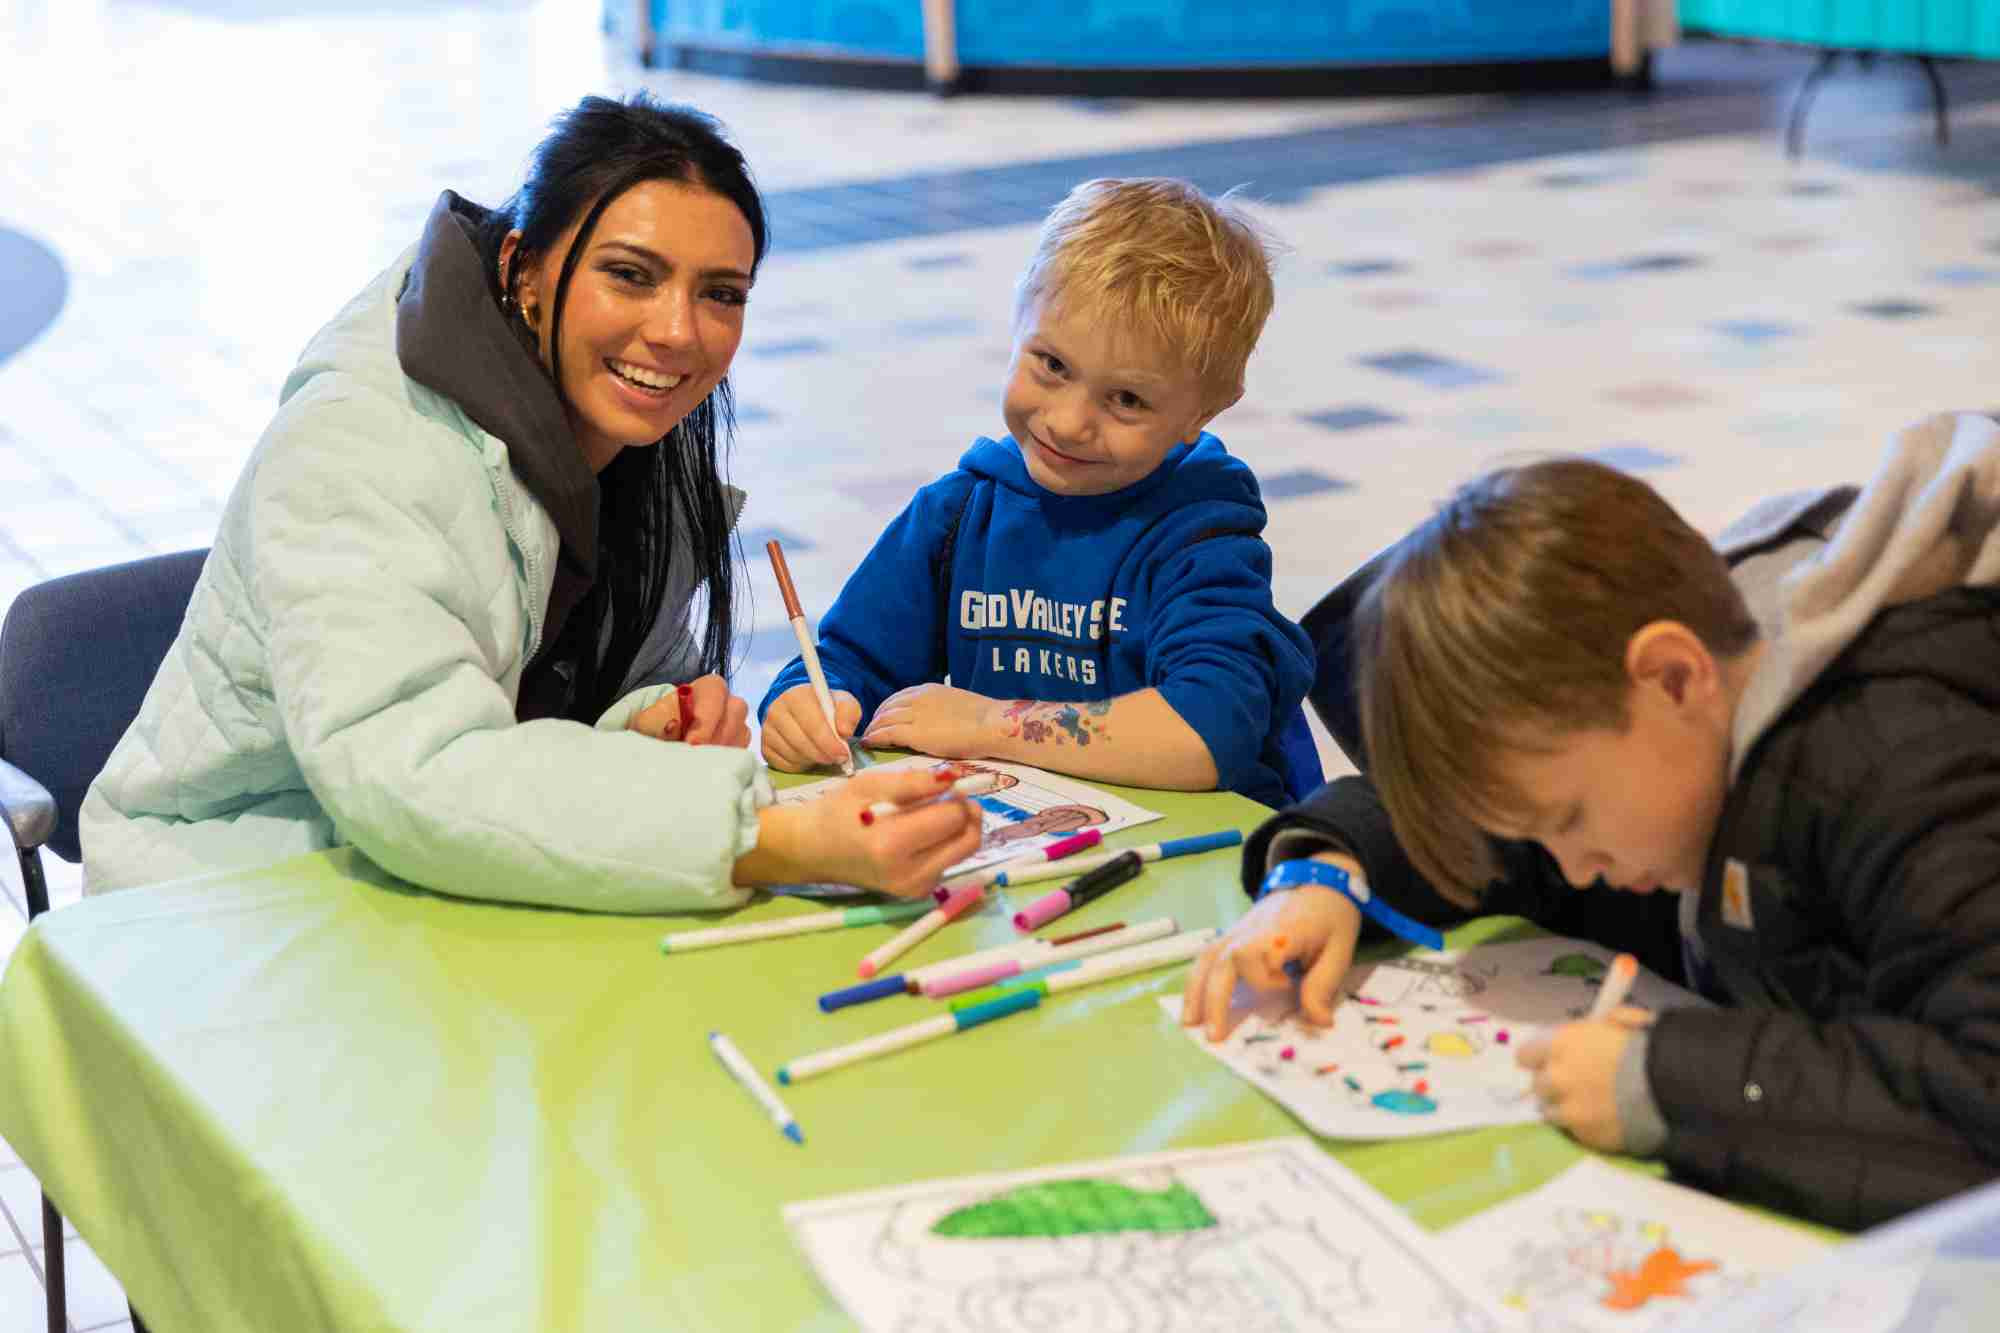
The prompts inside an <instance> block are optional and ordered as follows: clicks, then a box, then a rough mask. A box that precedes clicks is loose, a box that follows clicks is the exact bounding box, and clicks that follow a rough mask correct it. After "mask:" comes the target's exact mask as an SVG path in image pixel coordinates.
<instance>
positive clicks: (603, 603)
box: [479, 92, 766, 722]
mask: <svg viewBox="0 0 2000 1333" xmlns="http://www.w3.org/2000/svg"><path fill="white" fill-rule="evenodd" d="M654 180H668V181H678V182H681V183H683V184H687V185H696V186H700V187H702V188H703V189H707V190H711V191H713V192H714V193H716V194H718V195H721V196H722V197H723V198H724V199H727V200H728V201H729V202H730V203H732V204H734V205H736V208H737V211H738V212H740V213H742V214H743V219H744V221H745V222H747V223H749V224H750V236H751V239H752V241H753V242H754V246H755V249H754V252H753V255H754V257H753V259H752V261H751V271H752V273H753V274H754V273H755V271H756V268H757V265H758V264H760V263H762V262H763V259H764V249H765V243H766V226H765V220H764V201H763V198H762V197H761V196H760V195H759V194H758V193H757V186H756V185H755V184H754V183H753V182H752V181H751V179H750V169H749V167H748V165H747V164H745V162H744V161H743V154H742V153H740V152H738V151H737V150H736V148H735V146H734V145H733V144H731V143H730V142H729V141H728V140H727V139H725V138H723V136H722V128H721V126H720V125H718V124H717V123H716V121H715V120H714V119H713V118H711V117H709V116H706V115H703V114H702V113H701V112H699V111H696V110H693V109H692V108H690V107H681V106H669V105H666V104H664V103H661V102H659V101H656V100H655V99H653V98H652V97H650V96H648V95H647V94H646V93H643V92H641V93H635V94H634V95H633V96H632V97H631V99H630V100H628V101H625V102H617V101H613V100H611V99H610V98H606V97H586V98H584V99H583V100H582V101H581V102H579V103H577V105H576V106H575V108H574V109H572V110H570V111H567V112H564V113H563V114H562V115H561V116H559V117H557V118H556V122H555V128H554V130H553V131H552V132H551V133H550V134H549V136H548V138H546V139H544V140H542V142H541V145H540V146H539V147H537V148H536V149H535V153H534V157H533V160H532V163H531V165H530V167H529V169H528V175H527V178H526V179H525V180H524V181H523V182H522V183H521V188H520V189H518V190H516V191H515V192H514V195H513V197H512V198H511V199H509V200H507V202H506V203H504V204H502V205H501V206H500V207H498V208H496V209H495V210H493V212H492V214H491V215H490V216H489V217H488V219H487V221H486V224H485V226H484V228H483V229H482V230H481V232H480V237H479V245H480V252H481V255H482V257H483V258H484V259H485V261H486V262H485V268H486V273H487V275H488V281H489V282H491V283H492V284H493V296H494V299H495V300H500V299H501V298H502V297H503V296H511V295H512V293H511V292H502V291H501V289H500V285H499V283H500V278H499V257H500V247H501V244H502V242H504V241H505V240H506V238H507V235H508V233H510V232H512V231H515V230H517V229H518V230H519V231H520V233H521V239H520V242H519V244H518V246H517V248H516V251H515V256H514V263H513V265H512V267H511V273H510V279H509V280H510V284H511V283H513V282H518V280H519V275H520V273H521V272H522V269H523V265H524V260H525V257H526V256H529V255H543V254H547V253H548V252H549V249H550V247H552V246H553V245H554V244H555V243H556V241H557V240H558V239H559V238H560V237H561V236H562V234H563V232H564V231H566V230H568V228H569V227H570V225H571V224H572V223H575V222H577V220H578V218H579V217H580V218H581V219H582V222H581V225H579V226H578V227H577V232H576V239H575V240H574V241H573V242H571V244H570V248H569V253H568V255H566V256H565V257H564V259H563V267H562V276H561V277H560V278H559V279H558V280H557V282H556V290H555V300H554V301H553V303H552V304H551V316H550V318H551V321H552V322H551V324H550V326H549V346H550V348H551V349H552V355H553V356H557V357H559V356H560V355H561V351H560V348H561V346H562V317H563V308H564V305H565V304H566V303H567V300H568V297H569V283H570V277H571V276H572V275H573V274H574V273H575V272H576V266H577V261H578V259H579V258H580V257H581V256H582V254H583V252H584V250H585V249H586V248H587V247H588V245H589V243H590V237H591V233H592V232H594V231H595V230H596V228H597V220H598V218H599V217H601V216H602V215H603V213H604V210H605V208H606V207H608V206H609V205H610V204H611V202H612V201H613V200H615V199H617V198H618V197H619V196H620V195H622V194H624V193H625V192H626V191H627V190H629V189H631V188H632V187H633V186H635V185H641V184H644V183H645V182H647V181H654ZM549 370H550V374H551V376H552V377H553V378H554V380H555V386H556V395H557V397H559V398H561V399H562V400H563V403H564V406H568V397H567V395H565V394H564V393H563V388H562V371H561V367H560V366H551V367H550V368H549ZM734 429H735V413H734V400H733V398H732V395H731V391H730V387H729V380H728V378H727V377H726V376H725V377H724V378H723V380H722V382H721V383H719V384H717V385H716V386H715V390H714V391H713V392H712V393H710V394H709V396H708V397H707V398H706V399H705V400H703V401H702V402H701V403H700V404H699V405H698V406H697V407H696V408H695V409H694V410H693V411H692V412H689V413H688V414H687V415H686V416H685V417H683V418H682V419H681V421H680V423H679V424H678V425H676V426H675V427H674V428H673V430H672V431H670V432H669V433H668V434H667V437H666V438H665V439H664V440H662V441H660V442H659V443H658V444H657V445H655V446H654V447H653V448H650V449H621V450H620V451H619V452H618V456H617V457H616V458H614V459H613V460H612V461H611V462H610V463H609V464H608V465H606V467H605V468H604V470H603V471H602V472H600V473H598V476H597V489H598V496H599V500H598V525H597V533H598V537H597V546H598V549H597V564H598V568H597V581H596V583H595V584H593V585H592V587H591V590H590V594H589V596H587V597H586V598H584V599H583V601H581V602H580V603H579V604H578V605H577V606H576V608H575V609H574V610H572V611H571V612H570V615H569V619H568V621H567V622H566V623H565V624H564V626H563V629H562V639H564V640H566V641H567V642H566V643H563V644H560V645H557V646H558V647H561V648H572V647H573V648H574V649H575V650H576V651H575V652H574V658H575V661H576V664H577V676H576V680H575V683H574V686H573V689H572V694H571V702H570V706H569V708H568V710H567V711H568V713H569V715H570V716H571V717H575V718H579V719H581V720H583V721H586V722H588V721H594V720H595V719H596V718H597V716H598V715H599V714H600V713H602V712H603V711H604V710H605V709H606V708H608V707H610V706H611V704H613V703H614V702H616V701H617V699H618V694H619V691H620V689H621V688H622V687H623V685H624V681H625V677H626V675H627V674H628V673H629V672H630V671H631V669H632V662H633V659H634V658H635V657H637V656H638V652H639V649H640V647H641V645H643V644H644V643H645V640H646V636H647V634H648V633H649V632H650V631H651V629H652V627H653V623H654V622H655V621H656V620H658V619H659V616H660V603H661V600H662V599H663V597H664V594H665V589H666V583H667V572H668V569H667V566H668V562H669V560H670V559H671V558H672V556H673V546H674V542H673V537H674V524H675V522H676V520H680V521H684V522H685V523H686V524H687V537H688V543H687V544H688V548H689V549H690V550H691V551H692V553H693V557H694V566H695V573H696V577H697V582H698V584H699V586H701V587H703V588H705V589H706V590H707V594H708V595H707V603H708V605H707V621H708V623H707V625H706V627H705V628H704V630H703V633H702V641H701V662H702V668H703V670H705V671H713V672H718V673H720V674H723V675H727V674H728V671H729V658H730V648H731V644H732V640H733V637H734V634H733V631H734V627H735V620H734V613H735V600H736V599H735V580H734V561H732V559H731V556H732V546H733V543H732V541H731V538H730V530H729V529H730V520H729V507H728V504H727V502H726V499H725V496H724V493H723V454H724V452H725V451H726V449H727V446H728V441H729V438H730V436H731V435H732V434H733V432H734ZM607 615H608V616H610V617H611V619H612V624H611V637H610V642H609V644H608V645H606V646H605V647H604V650H603V654H602V656H601V657H600V655H599V652H598V647H599V645H600V644H601V643H603V642H604V620H605V617H606V616H607Z"/></svg>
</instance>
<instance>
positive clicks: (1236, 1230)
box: [785, 1138, 1499, 1333]
mask: <svg viewBox="0 0 2000 1333" xmlns="http://www.w3.org/2000/svg"><path fill="white" fill-rule="evenodd" d="M785 1223H786V1225H787V1226H789V1227H790V1228H791V1232H792V1236H793V1239H795V1240H796V1241H797V1242H798V1244H799V1247H800V1248H801V1249H802V1250H804V1251H805V1254H806V1257H807V1259H808V1260H810V1261H811V1263H812V1266H813V1268H814V1270H815V1271H816V1272H818V1274H819V1276H820V1279H821V1281H823V1282H824V1283H825V1284H826V1286H827V1288H828V1289H829V1290H830V1291H832V1292H833V1294H834V1295H835V1296H836V1297H837V1298H838V1299H839V1301H840V1303H841V1305H842V1307H843V1308H845V1309H846V1311H847V1313H848V1314H849V1315H850V1316H852V1317H853V1318H854V1320H855V1322H856V1323H858V1324H860V1325H861V1327H862V1328H864V1329H867V1330H870V1331H871V1333H890V1331H891V1330H894V1333H916V1330H923V1333H1029V1331H1030V1330H1033V1333H1062V1331H1063V1330H1069V1329H1074V1330H1076V1333H1181V1331H1185V1333H1195V1330H1201V1331H1202V1333H1217V1331H1218V1330H1221V1331H1226V1333H1252V1330H1278V1329H1313V1330H1320V1331H1322V1333H1401V1330H1404V1329H1412V1328H1421V1329H1426V1330H1435V1331H1436V1333H1497V1330H1498V1328H1499V1325H1498V1324H1496V1323H1495V1322H1494V1320H1493V1318H1492V1316H1491V1314H1490V1313H1488V1312H1487V1311H1485V1310H1482V1309H1481V1308H1480V1307H1479V1305H1478V1304H1477V1303H1476V1302H1475V1301H1474V1300H1472V1299H1471V1298H1469V1297H1468V1296H1467V1295H1466V1293H1465V1292H1464V1291H1463V1290H1462V1289H1461V1288H1460V1286H1459V1285H1458V1283H1457V1282H1456V1281H1455V1280H1454V1279H1453V1277H1452V1276H1451V1274H1450V1272H1449V1269H1448V1266H1447V1264H1446V1263H1444V1262H1441V1252H1440V1250H1439V1248H1438V1243H1437V1241H1436V1240H1435V1239H1434V1238H1433V1237H1431V1236H1429V1235H1428V1234H1426V1233H1425V1232H1423V1231H1422V1230H1421V1229H1419V1228H1418V1227H1417V1226H1416V1225H1415V1224H1414V1223H1413V1222H1411V1221H1410V1220H1409V1219H1408V1218H1407V1217H1405V1216H1404V1215H1403V1214H1402V1212H1401V1211H1399V1210H1398V1209H1397V1208H1396V1207H1395V1206H1394V1205H1393V1204H1391V1203H1390V1202H1389V1201H1388V1200H1387V1199H1385V1198H1383V1197H1382V1196H1381V1195H1380V1194H1378V1193H1376V1192H1375V1191H1374V1190H1373V1189H1371V1188H1370V1187H1369V1186H1368V1185H1367V1184H1365V1183H1364V1182H1363V1181H1362V1180H1361V1178H1360V1177H1358V1176H1356V1175H1355V1174H1354V1173H1353V1172H1351V1171H1349V1170H1348V1169H1347V1168H1346V1167H1344V1166H1342V1165H1340V1164H1339V1163H1338V1162H1336V1161H1334V1160H1333V1159H1332V1158H1330V1157H1328V1156H1327V1155H1326V1154H1325V1153H1324V1152H1322V1151H1320V1150H1319V1149H1318V1148H1317V1147H1315V1146H1314V1145H1313V1144H1312V1143H1310V1142H1309V1141H1307V1140H1305V1139H1303V1138H1287V1139H1268V1140H1265V1141H1263V1142H1260V1143H1244V1144H1237V1145H1235V1146H1232V1147H1227V1148H1209V1149H1201V1150H1196V1151H1184V1152H1167V1153H1154V1154H1151V1155H1147V1156H1142V1157H1121V1158H1114V1159H1111V1160H1108V1161H1099V1162H1080V1163H1076V1164H1073V1165H1069V1166H1062V1167H1053V1168H1045V1169H1041V1170H1034V1171H1021V1172H1012V1173H1009V1174H1005V1175H993V1176H976V1177H966V1178H962V1179H956V1180H938V1181H928V1182H924V1183H920V1184H914V1185H905V1186H899V1187H896V1188H893V1189H885V1190H877V1191H873V1192H870V1193H864V1194H849V1195H841V1196H838V1197H835V1198H831V1199H821V1200H817V1201H814V1202H811V1203H795V1204H790V1205H787V1207H786V1208H785Z"/></svg>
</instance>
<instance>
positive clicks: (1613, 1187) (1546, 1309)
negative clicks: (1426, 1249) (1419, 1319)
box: [1438, 1158, 1827, 1333]
mask: <svg viewBox="0 0 2000 1333" xmlns="http://www.w3.org/2000/svg"><path fill="white" fill-rule="evenodd" d="M1438 1241H1439V1243H1440V1244H1442V1245H1443V1246H1444V1247H1445V1248H1446V1249H1447V1250H1448V1251H1449V1252H1450V1253H1451V1254H1452V1255H1453V1256H1454V1259H1455V1262H1454V1263H1453V1265H1452V1271H1453V1272H1455V1273H1457V1274H1458V1275H1459V1276H1460V1278H1461V1279H1462V1280H1464V1281H1466V1282H1469V1283H1471V1284H1472V1285H1473V1286H1474V1287H1475V1288H1476V1289H1477V1291H1478V1294H1479V1295H1480V1296H1481V1297H1483V1298H1484V1299H1485V1301H1486V1302H1487V1304H1488V1306H1489V1308H1494V1309H1495V1310H1496V1311H1497V1313H1498V1316H1499V1318H1500V1319H1501V1321H1502V1324H1503V1326H1504V1327H1505V1328H1507V1329H1509V1330H1514V1331H1516V1333H1619V1331H1621V1330H1625V1331H1629V1333H1654V1330H1659V1329H1664V1328H1666V1327H1667V1326H1668V1325H1670V1324H1673V1323H1677V1322H1680V1321H1682V1320H1688V1319H1692V1320H1693V1324H1694V1326H1696V1327H1699V1326H1700V1325H1701V1319H1700V1314H1701V1312H1702V1311H1704V1310H1706V1309H1708V1308H1710V1307H1712V1306H1715V1305H1717V1304H1720V1303H1722V1302H1726V1301H1730V1300H1733V1299H1735V1298H1737V1297H1738V1296H1740V1295H1741V1294H1742V1293H1743V1292H1745V1291H1747V1290H1749V1289H1750V1288H1752V1287H1754V1286H1756V1285H1757V1284H1758V1283H1759V1282H1761V1281H1764V1280H1766V1279H1769V1278H1774V1277H1776V1276H1777V1275H1778V1274H1779V1273H1782V1272H1784V1271H1785V1270H1787V1269H1790V1268H1793V1267H1795V1266H1797V1265H1799V1264H1802V1263H1805V1262H1807V1261H1809V1260H1811V1259H1812V1258H1813V1257H1814V1256H1815V1255H1818V1254H1820V1253H1821V1252H1822V1251H1824V1250H1825V1249H1826V1247H1827V1242H1826V1241H1824V1240H1821V1239H1820V1238H1818V1237H1816V1236H1811V1235H1808V1234H1807V1233H1805V1232H1804V1231H1800V1230H1798V1229H1797V1228H1794V1227H1789V1226H1786V1225H1784V1224H1783V1223H1781V1222H1774V1221H1771V1220H1769V1219H1766V1218H1763V1217H1760V1216H1757V1215H1756V1214H1754V1213H1751V1212H1749V1211H1747V1210H1745V1209H1742V1208H1738V1207H1737V1206H1735V1205H1734V1204H1731V1203H1728V1202H1725V1201H1724V1200H1722V1199H1718V1198H1715V1197H1714V1196H1712V1195H1708V1194H1702V1193H1700V1192H1698V1191H1695V1190H1691V1189H1685V1188H1683V1187H1681V1186H1679V1185H1672V1184H1668V1183H1667V1182H1666V1181H1663V1180H1656V1179H1653V1178H1652V1177H1650V1176H1642V1175H1638V1174H1637V1173H1635V1172H1631V1171H1625V1170H1621V1169H1619V1168H1618V1167H1615V1166H1611V1165H1610V1164H1608V1163H1606V1162H1603V1161H1600V1160H1598V1159H1597V1158H1586V1159H1585V1160H1583V1161H1581V1162H1578V1163H1577V1164H1576V1165H1575V1166H1572V1167H1570V1168H1569V1169H1568V1170H1566V1171H1564V1172H1563V1173H1562V1174H1561V1175H1559V1176H1557V1177H1556V1178H1555V1179H1553V1180H1551V1181H1549V1182H1548V1183H1547V1184H1546V1185H1543V1186H1542V1187H1541V1188H1539V1189H1536V1190H1533V1191H1531V1192H1529V1193H1527V1194H1524V1195H1521V1196H1520V1197H1519V1198H1514V1199H1509V1200H1508V1201H1507V1202H1505V1203H1501V1204H1495V1205H1494V1206H1493V1207H1491V1208H1488V1209H1486V1210H1485V1211H1484V1212H1481V1213H1479V1214H1477V1215H1475V1216H1473V1217H1471V1218H1468V1219H1467V1220H1466V1221H1463V1222H1461V1223H1459V1224H1458V1225H1457V1226H1455V1227H1452V1228H1451V1229H1449V1230H1448V1231H1445V1232H1443V1233H1442V1234H1441V1235H1439V1237H1438ZM1790 1326H1791V1327H1813V1328H1820V1327H1823V1326H1822V1325H1817V1324H1814V1325H1807V1326H1801V1325H1790ZM1767 1327H1771V1328H1780V1327H1786V1325H1784V1324H1771V1325H1767Z"/></svg>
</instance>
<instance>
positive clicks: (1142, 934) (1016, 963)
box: [920, 916, 1180, 1000]
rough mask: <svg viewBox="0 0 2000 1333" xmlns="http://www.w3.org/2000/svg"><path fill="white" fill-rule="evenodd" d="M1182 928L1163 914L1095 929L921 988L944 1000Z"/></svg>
mask: <svg viewBox="0 0 2000 1333" xmlns="http://www.w3.org/2000/svg"><path fill="white" fill-rule="evenodd" d="M1179 929H1180V927H1179V926H1178V925H1176V924H1175V923H1174V919H1173V918H1172V917H1170V916H1163V917H1158V918H1156V919H1154V920H1152V921H1142V922H1140V923H1139V924H1138V925H1136V926H1121V927H1119V928H1118V929H1116V930H1107V931H1102V932H1098V931H1092V932H1090V933H1089V935H1088V936H1086V937H1085V938H1082V939H1078V940H1075V941H1074V942H1072V943H1069V944H1061V945H1056V946H1055V947H1053V948H1049V949H1045V950H1043V951H1042V952H1040V953H1036V954H1030V955H1028V956H1027V957H1015V958H996V959H994V960H992V961H991V962H987V963H982V964H979V965H978V966H976V967H969V968H967V969H966V970H965V971H963V972H953V973H950V974H948V975H946V976H941V977H937V978H935V979H933V980H928V981H925V982H924V983H923V984H922V986H921V987H920V989H921V990H922V991H923V993H924V994H925V995H926V996H928V997H930V998H931V999H933V1000H941V999H943V998H944V997H945V996H947V995H957V994H959V993H961V992H963V991H969V990H975V989H977V988H978V987H981V986H990V985H992V984H993V983H995V982H997V981H1005V980H1007V979H1008V978H1009V977H1018V976H1020V975H1021V974H1022V973H1023V972H1040V971H1043V970H1044V969H1046V968H1050V967H1057V966H1060V965H1062V964H1064V963H1071V962H1075V961H1076V960H1077V959H1080V958H1089V957H1091V956H1092V955H1094V954H1100V953H1110V952H1113V951H1115V950H1118V949H1129V948H1131V947H1132V946H1134V945H1138V944H1147V943H1150V942H1151V941H1153V940H1159V939H1165V938H1166V937H1167V936H1169V935H1171V934H1173V933H1174V932H1175V931H1177V930H1179Z"/></svg>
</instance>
